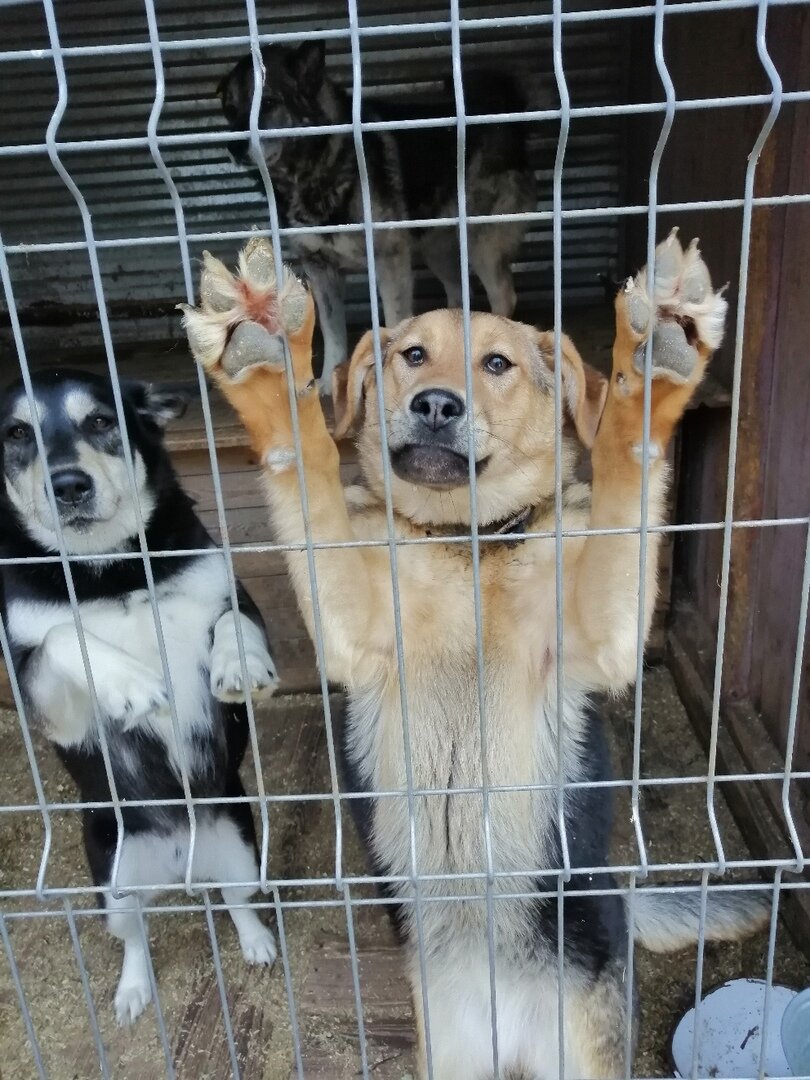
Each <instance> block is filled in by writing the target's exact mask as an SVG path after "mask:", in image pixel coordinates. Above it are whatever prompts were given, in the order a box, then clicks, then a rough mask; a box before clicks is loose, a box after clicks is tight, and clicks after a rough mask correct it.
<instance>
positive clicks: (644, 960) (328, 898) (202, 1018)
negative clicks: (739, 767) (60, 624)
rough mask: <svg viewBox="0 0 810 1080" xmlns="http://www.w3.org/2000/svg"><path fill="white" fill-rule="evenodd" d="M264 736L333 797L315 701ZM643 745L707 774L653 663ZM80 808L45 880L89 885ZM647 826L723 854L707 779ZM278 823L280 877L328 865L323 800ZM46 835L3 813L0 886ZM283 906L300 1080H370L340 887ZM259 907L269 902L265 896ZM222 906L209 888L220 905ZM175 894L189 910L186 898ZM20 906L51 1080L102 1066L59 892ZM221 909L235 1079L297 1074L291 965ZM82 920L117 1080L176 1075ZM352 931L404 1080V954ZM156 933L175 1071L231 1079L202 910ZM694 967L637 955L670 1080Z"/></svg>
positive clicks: (288, 896) (652, 838) (389, 1061)
mask: <svg viewBox="0 0 810 1080" xmlns="http://www.w3.org/2000/svg"><path fill="white" fill-rule="evenodd" d="M632 713H633V710H632V700H628V701H627V702H624V703H622V704H619V705H612V706H611V707H610V709H609V717H610V731H611V741H612V744H613V754H614V767H615V770H616V774H617V775H620V776H624V777H627V776H629V775H630V762H631V752H632ZM259 730H260V740H261V748H260V749H261V760H262V763H263V769H264V777H265V782H266V784H267V788H268V791H270V792H272V793H274V794H288V795H303V794H306V793H314V792H323V791H328V790H329V782H328V766H327V755H326V750H325V740H324V725H323V716H322V709H321V706H320V702H319V700H318V699H314V698H311V697H306V696H304V695H296V696H293V697H287V698H283V699H278V700H277V701H276V702H274V703H273V704H272V705H271V706H270V707H268V708H267V709H265V710H264V712H263V713H261V714H260V716H259ZM0 739H2V746H3V756H2V760H1V761H0V789H1V790H2V800H3V802H4V803H8V804H12V805H15V806H25V805H30V804H32V803H34V802H35V794H34V789H33V785H32V782H31V778H30V771H29V768H28V764H27V761H26V758H25V754H24V750H23V746H22V741H21V739H20V736H19V727H18V722H17V718H16V716H15V714H13V713H9V712H4V713H0ZM643 747H644V755H643V763H642V775H644V776H667V775H674V774H675V775H699V774H700V773H701V772H703V771H704V769H705V758H704V755H703V754H702V752H701V750H700V747H699V745H698V742H697V740H696V739H695V737H694V735H693V733H692V731H691V729H690V727H689V723H688V720H687V718H686V715H685V713H684V711H683V709H682V706H681V704H680V702H679V700H678V698H677V695H676V693H675V690H674V687H673V684H672V680H671V678H670V676H669V674H668V673H667V672H666V670H665V669H663V668H655V669H652V670H651V671H649V672H648V673H647V675H646V678H645V685H644V715H643ZM37 757H38V761H39V764H40V768H41V771H42V775H43V779H44V783H45V790H46V795H47V797H48V799H49V800H51V801H68V802H69V801H70V800H72V799H73V798H75V793H74V791H73V790H72V786H71V784H70V782H69V780H68V779H67V778H66V777H65V775H64V773H63V772H62V770H61V768H60V767H59V766H58V763H57V761H56V759H55V757H54V755H53V753H52V751H51V750H50V748H49V747H48V746H47V745H45V744H44V743H38V744H37ZM244 772H245V779H246V783H247V784H248V787H249V790H250V789H251V772H252V768H251V766H250V762H246V766H245V770H244ZM253 789H254V790H255V781H254V783H253ZM77 816H78V815H76V814H75V813H61V814H56V815H55V816H54V823H53V825H54V840H53V849H52V853H51V856H50V860H49V864H48V873H47V884H48V885H50V886H57V885H58V886H66V885H84V884H86V883H87V882H88V880H89V879H88V875H87V870H86V867H85V863H84V857H83V853H82V851H81V839H80V830H79V823H78V820H77ZM718 816H719V820H720V824H721V828H722V835H723V841H724V846H725V849H726V852H727V854H728V856H729V858H736V857H741V856H744V855H745V854H746V850H745V846H744V844H743V841H742V839H741V837H740V835H739V833H738V832H737V830H736V828H735V826H734V823H733V821H732V819H731V817H730V815H729V813H728V812H727V810H726V807H725V804H724V803H723V802H722V799H721V800H719V803H718ZM642 821H643V827H644V834H645V837H646V839H647V842H648V856H649V858H650V860H651V861H653V862H663V861H675V862H677V861H686V860H690V861H691V860H696V859H700V858H713V857H714V852H713V846H712V841H711V833H710V830H709V825H708V820H707V815H706V805H705V787H702V786H701V785H700V784H694V785H689V786H661V787H657V788H655V789H651V790H647V791H646V793H645V794H644V798H643V804H642ZM344 824H345V828H344V865H345V869H346V872H348V873H352V872H357V873H362V872H363V860H362V855H361V852H360V849H359V845H358V843H357V840H356V837H355V835H354V831H353V828H352V826H351V824H350V822H349V821H348V818H347V819H346V820H345V822H344ZM270 828H271V858H270V875H271V876H273V877H277V878H282V877H284V878H296V879H298V878H311V877H312V878H317V877H324V876H326V875H328V874H330V873H331V872H332V870H333V868H334V862H335V827H334V815H333V810H332V805H331V803H330V802H329V801H328V800H326V801H323V800H321V801H302V800H295V799H293V800H289V801H286V802H281V803H275V804H273V806H272V809H271V811H270ZM42 838H43V832H42V826H41V821H40V817H39V814H38V813H36V812H29V811H20V812H15V813H4V814H2V815H0V890H3V892H6V891H8V890H14V889H28V888H33V886H34V884H35V881H36V876H37V870H38V867H39V862H40V857H41V852H42ZM613 858H614V861H615V864H616V865H622V864H626V863H628V862H631V863H632V862H634V861H635V860H636V859H637V853H636V851H635V842H634V839H633V831H632V826H631V823H630V814H629V799H628V798H627V797H626V796H622V797H620V799H619V801H618V806H617V825H616V839H615V844H614V850H613ZM679 876H680V877H681V878H684V877H688V875H679ZM657 880H662V879H657ZM358 895H359V890H358ZM283 898H284V899H285V900H300V901H307V902H308V903H310V904H312V905H313V906H309V907H306V908H303V907H302V908H286V909H285V911H284V929H285V936H286V943H287V959H288V965H287V968H288V975H289V981H290V985H291V989H292V996H293V1000H294V1003H295V1010H296V1018H297V1023H298V1028H299V1032H300V1045H301V1059H302V1067H303V1073H304V1075H305V1076H306V1077H307V1080H327V1078H328V1080H343V1078H350V1077H354V1076H357V1075H360V1060H359V1053H358V1049H359V1038H358V1025H357V1018H356V1010H355V1001H354V992H353V981H352V970H351V964H350V960H349V950H348V945H347V921H346V910H345V907H344V904H343V899H342V896H339V895H338V894H337V893H336V891H335V890H334V888H333V887H330V886H318V887H307V888H301V889H298V890H291V889H286V890H284V892H283ZM265 899H266V900H267V902H268V904H271V903H272V897H267V898H265ZM217 900H218V897H215V896H214V897H212V901H213V902H216V901H217ZM316 901H320V903H319V904H315V902H316ZM177 902H178V903H182V898H179V899H178V901H177ZM75 907H76V910H77V912H79V913H80V912H82V911H90V912H92V911H93V910H94V909H93V906H92V902H88V899H87V898H86V897H81V896H78V897H76V899H75ZM23 909H25V910H35V911H39V912H47V911H52V912H54V914H52V915H49V914H45V915H43V917H39V918H30V919H15V918H13V917H9V918H7V920H6V925H7V927H8V933H9V938H10V941H11V945H12V948H13V952H14V956H15V958H16V962H17V965H18V967H19V972H20V976H21V980H22V984H23V988H24V993H25V997H26V1000H27V1003H28V1007H29V1009H30V1012H31V1016H32V1020H33V1023H34V1029H35V1032H36V1037H37V1040H38V1043H39V1047H40V1052H41V1055H42V1061H43V1065H44V1068H45V1071H46V1074H47V1075H48V1076H49V1077H51V1078H53V1080H84V1078H85V1077H88V1078H89V1077H94V1076H98V1075H99V1072H100V1070H99V1064H98V1054H97V1051H96V1049H95V1044H94V1041H93V1035H92V1031H91V1027H90V1023H89V1020H88V1009H87V1006H86V1003H85V997H84V993H83V990H82V984H81V981H80V977H79V969H78V966H77V963H76V957H75V953H74V950H73V946H72V944H71V939H70V935H69V930H68V926H67V921H66V919H65V917H64V909H63V907H62V904H61V901H60V900H56V901H51V902H48V903H46V904H39V903H38V902H37V901H36V900H35V899H26V900H15V899H13V898H9V899H3V900H2V911H3V912H4V913H5V914H6V915H7V916H13V914H14V912H15V911H20V910H23ZM214 919H215V926H216V932H217V939H218V944H219V948H220V953H221V959H222V968H223V974H224V981H225V986H226V993H227V1000H228V1005H229V1010H230V1015H231V1019H232V1024H233V1031H234V1041H235V1045H236V1052H237V1056H238V1061H239V1066H240V1072H241V1075H242V1077H244V1078H245V1080H287V1078H288V1077H295V1076H297V1075H298V1073H297V1071H296V1061H295V1057H294V1051H293V1045H294V1043H293V1038H292V1031H291V1023H290V1010H289V1007H288V999H287V992H286V984H285V978H284V971H283V965H282V962H281V960H279V961H278V962H277V964H276V967H275V969H274V970H273V971H272V972H268V971H266V970H259V969H255V968H248V967H247V966H246V965H245V964H244V963H243V961H242V957H241V954H240V951H239V947H238V943H237V940H236V935H235V933H234V931H233V928H232V927H231V926H230V924H229V920H228V919H227V917H226V916H225V915H224V914H221V913H218V914H215V916H214ZM76 924H77V926H78V931H79V935H80V941H81V948H82V951H83V954H84V957H85V962H86V965H87V970H88V973H89V987H90V991H91V994H92V997H93V1000H94V1002H95V1007H96V1010H97V1014H98V1023H99V1028H100V1031H101V1036H102V1039H103V1044H104V1047H105V1051H106V1055H107V1061H108V1067H109V1070H110V1073H111V1074H112V1075H113V1076H115V1077H121V1078H123V1080H152V1078H155V1080H157V1078H159V1077H160V1076H163V1075H165V1072H166V1065H165V1061H164V1057H163V1051H162V1049H161V1042H160V1037H159V1030H158V1025H157V1022H156V1012H155V1009H154V1007H150V1008H148V1009H147V1010H146V1012H145V1013H144V1015H143V1016H142V1017H141V1019H140V1020H139V1021H138V1022H137V1023H136V1025H135V1026H134V1027H133V1028H131V1029H120V1028H118V1027H117V1025H116V1023H115V1018H114V1015H113V1010H112V997H113V993H114V990H115V985H116V980H117V977H118V973H119V965H120V946H119V945H118V943H117V942H115V941H113V940H112V939H111V938H109V936H108V935H107V934H106V932H105V930H104V927H103V925H102V922H101V919H100V918H98V916H97V915H95V914H77V917H76ZM354 932H355V935H356V938H357V945H358V952H359V957H360V962H359V969H360V970H359V973H360V986H361V996H362V1004H363V1014H364V1021H365V1030H366V1049H367V1055H368V1065H369V1071H370V1075H371V1076H372V1077H375V1078H378V1077H379V1078H383V1080H386V1078H390V1080H405V1078H406V1077H408V1076H409V1075H410V1074H411V1073H412V1068H413V1061H412V1043H413V1036H412V1018H411V1015H410V1005H409V1000H408V992H407V987H406V985H405V981H404V978H403V974H402V971H401V966H400V963H399V958H398V954H397V951H396V948H395V946H394V944H393V941H392V938H391V935H390V931H389V928H388V924H387V920H386V918H385V915H384V912H383V911H382V909H381V908H379V907H362V908H357V909H355V911H354ZM149 933H150V942H151V947H152V956H153V961H154V966H155V971H156V974H157V980H158V986H159V993H160V1004H161V1007H162V1012H163V1016H164V1019H165V1024H166V1030H167V1038H168V1043H169V1047H170V1051H171V1055H172V1058H173V1060H174V1064H175V1070H176V1075H177V1077H178V1080H223V1078H225V1077H228V1076H230V1075H231V1065H230V1058H229V1052H228V1043H227V1039H226V1034H225V1027H224V1024H223V1019H222V1007H221V1002H220V996H219V991H218V987H217V981H216V978H215V974H214V968H213V964H212V962H211V941H210V938H209V935H208V931H207V928H206V921H205V915H204V914H203V913H199V912H197V913H172V914H166V915H157V916H153V917H152V918H151V920H150V924H149ZM766 945H767V942H766V937H765V935H759V936H758V937H756V938H754V939H751V940H750V941H748V942H746V943H745V944H743V945H740V946H726V945H724V946H708V947H707V949H706V957H705V965H704V975H703V979H704V987H706V988H709V987H711V986H712V985H714V984H716V983H718V982H721V981H723V980H725V979H729V978H734V977H737V976H750V977H762V976H763V975H764V973H765V955H766ZM695 966H696V955H695V950H686V951H684V952H682V953H679V954H676V955H674V956H667V957H656V956H652V955H650V954H648V953H645V952H643V951H641V950H639V951H638V952H637V954H636V968H637V975H638V980H639V990H640V1002H641V1017H640V1036H639V1049H638V1054H637V1058H636V1066H635V1075H636V1076H638V1077H654V1076H655V1077H657V1076H669V1075H672V1070H671V1066H670V1063H669V1056H668V1045H669V1038H670V1035H671V1032H672V1029H673V1026H674V1024H675V1023H676V1022H677V1020H678V1018H679V1017H680V1015H681V1014H682V1013H683V1012H684V1011H685V1009H687V1008H688V1007H689V1006H690V1005H691V1004H692V1002H693V1000H694V980H695ZM807 974H808V973H807V966H806V962H805V960H804V958H803V957H802V955H801V954H800V953H799V952H798V951H797V950H796V949H795V947H794V945H793V943H792V941H791V940H790V938H789V937H788V936H787V934H786V933H785V932H783V931H782V930H781V928H780V932H779V935H778V939H777V952H776V967H775V978H776V980H777V981H779V982H784V983H787V984H792V985H798V984H801V983H803V981H806V980H807ZM0 1075H1V1076H2V1077H3V1078H4V1080H28V1078H29V1077H35V1076H36V1075H37V1073H36V1069H35V1066H34V1062H33V1058H32V1054H31V1050H30V1047H29V1045H28V1042H27V1038H26V1032H25V1029H24V1027H23V1023H22V1020H21V1015H20V1010H19V1007H18V1003H17V996H16V992H15V989H14V986H13V983H12V981H11V978H10V970H9V966H8V963H7V962H6V961H5V958H4V959H0Z"/></svg>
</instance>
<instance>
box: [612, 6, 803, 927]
mask: <svg viewBox="0 0 810 1080" xmlns="http://www.w3.org/2000/svg"><path fill="white" fill-rule="evenodd" d="M756 25H757V15H756V12H755V11H726V12H724V13H715V14H702V15H690V16H689V18H688V19H678V18H673V19H671V24H670V26H669V27H668V31H667V42H666V46H667V63H668V68H669V71H670V74H671V76H672V78H673V82H674V84H675V90H676V93H677V95H678V99H679V100H683V99H684V98H691V99H697V98H708V97H712V96H714V95H721V94H722V95H725V96H730V95H733V94H741V95H744V94H756V93H762V94H764V95H768V94H770V92H771V84H770V81H769V79H768V78H767V75H766V73H765V70H764V68H763V65H762V63H761V62H760V58H759V57H758V55H757V50H756ZM639 29H640V28H639ZM767 43H768V51H769V52H770V54H771V56H772V58H773V62H774V64H775V67H776V69H777V70H778V73H779V75H780V77H781V80H782V84H783V91H784V92H785V93H786V94H788V95H789V94H790V93H791V92H801V91H806V90H807V88H808V86H810V12H809V11H808V9H807V7H802V8H797V7H782V8H779V7H776V8H772V9H771V10H770V11H769V13H768V21H767ZM632 51H633V53H634V54H635V55H642V56H651V55H652V50H651V48H650V43H649V41H647V42H646V43H645V42H644V41H643V40H640V39H639V40H637V41H636V42H635V43H634V46H633V47H632ZM634 82H635V92H636V94H637V95H639V97H640V99H642V100H650V98H651V95H650V86H651V85H652V86H654V87H656V89H657V91H658V93H660V83H658V81H657V79H656V76H655V73H654V70H650V69H647V70H646V71H645V70H638V69H636V71H635V78H634ZM768 111H769V106H768V105H763V106H761V107H754V106H749V107H746V108H743V109H737V108H727V109H725V110H722V111H720V110H713V109H709V110H694V111H691V112H690V111H685V112H680V113H678V114H677V116H676V119H675V123H674V126H673V129H672V132H671V135H670V137H669V139H668V141H667V145H666V149H665V153H664V159H663V161H662V166H661V175H660V185H659V201H660V202H661V203H668V202H669V203H681V202H686V201H692V200H739V199H740V197H741V194H742V192H743V188H744V181H745V170H746V165H747V162H748V155H749V153H750V152H751V150H752V148H753V146H754V143H755V141H756V139H757V136H758V134H759V132H760V130H761V128H762V125H763V122H764V121H765V119H766V116H767V114H768ZM658 130H659V125H658V124H656V123H653V124H651V125H643V124H635V123H633V124H632V125H630V127H629V131H628V143H629V144H631V145H632V146H633V151H632V156H635V154H636V152H637V150H638V149H639V148H640V147H643V146H645V139H646V140H647V142H646V149H645V150H644V151H643V152H642V154H641V160H642V161H643V162H646V161H647V160H648V157H647V154H648V153H649V152H650V151H651V148H652V143H653V142H654V140H655V138H656V137H657V134H658ZM628 175H629V176H630V183H629V191H628V196H629V198H630V201H633V202H635V201H639V202H643V201H645V200H646V198H647V192H646V190H645V182H646V177H647V172H646V164H645V165H643V167H642V169H641V170H639V171H638V172H637V173H636V174H635V175H633V173H632V171H630V170H629V172H628ZM809 179H810V103H809V102H807V101H806V100H803V101H797V102H794V103H790V102H789V101H786V102H784V103H783V105H782V108H781V109H780V111H779V114H778V116H777V119H776V123H775V125H774V127H773V130H772V131H771V133H770V135H769V137H768V139H767V141H766V142H765V145H764V147H763V150H762V155H761V157H760V159H759V163H758V165H757V169H756V173H755V188H754V194H755V198H759V199H767V198H771V197H780V196H785V195H796V194H802V193H803V192H806V190H807V184H808V180H809ZM659 220H660V222H661V229H659V232H661V231H663V228H665V227H668V226H671V225H674V224H678V225H680V227H681V229H682V231H683V234H684V237H685V239H689V238H690V237H691V236H693V235H696V236H699V237H700V238H701V241H702V244H703V246H704V247H705V250H707V251H711V253H712V273H713V275H714V279H715V281H716V282H722V281H729V283H730V287H729V300H730V302H731V306H730V311H729V320H728V324H727V325H728V335H727V339H726V343H725V345H724V346H723V348H722V349H721V350H720V352H719V353H718V354H717V356H716V357H715V359H714V361H713V374H714V375H715V377H716V378H717V379H718V380H719V382H720V383H721V385H722V386H723V387H724V388H725V389H726V390H728V391H730V390H731V389H732V380H733V368H734V351H735V332H734V328H735V322H736V319H737V305H736V298H737V296H738V291H739V284H740V282H739V277H740V244H741V237H742V225H743V210H742V207H740V206H739V205H737V206H733V207H729V208H727V209H716V210H703V211H701V210H698V211H696V212H689V213H683V212H682V213H671V214H663V215H661V216H660V218H659ZM644 225H645V223H644V222H643V221H642V220H640V219H631V224H630V227H629V228H628V231H627V236H626V242H627V250H628V256H629V257H630V258H631V260H635V261H636V262H640V261H642V260H643V258H644V251H645V245H646V231H645V227H644ZM808 251H810V205H808V203H807V202H797V203H794V204H790V203H782V204H781V205H780V204H777V205H759V206H755V207H754V210H753V215H752V220H751V243H750V258H749V262H748V288H747V302H746V306H745V327H744V330H745V333H744V344H743V348H742V357H741V376H740V397H739V426H738V440H737V458H736V470H735V473H734V480H735V487H734V505H733V518H734V519H735V520H737V521H741V522H746V521H755V520H775V519H799V520H798V521H797V522H796V523H795V524H793V525H788V524H778V525H774V526H772V527H767V528H745V527H740V528H735V529H734V530H733V532H732V542H731V561H730V573H729V586H728V606H727V613H726V618H725V646H724V652H723V666H722V693H721V709H720V717H719V720H720V725H719V738H718V768H719V770H720V771H724V772H729V773H739V774H750V773H763V772H769V773H772V774H774V775H775V776H776V780H771V781H768V782H763V783H761V784H758V785H754V784H750V783H748V784H738V785H733V786H732V785H725V786H724V791H725V793H726V795H727V796H728V797H729V798H730V801H731V802H732V806H733V808H734V811H735V814H736V816H737V817H738V820H739V821H740V823H741V825H742V826H743V829H744V832H745V834H746V836H747V838H748V840H749V842H750V843H751V845H752V848H753V850H754V853H755V854H756V855H757V857H761V858H765V857H771V858H773V857H775V855H776V854H777V853H780V852H785V851H790V850H791V847H792V845H791V844H790V843H789V841H788V837H787V833H788V830H787V828H786V813H785V807H784V805H783V791H782V784H781V783H780V782H779V774H780V773H781V772H782V771H783V770H784V769H785V766H786V761H787V765H788V767H790V766H791V765H792V769H793V770H794V771H795V772H804V773H805V774H806V773H807V772H808V771H809V770H810V648H808V647H807V641H806V637H807V633H806V632H805V635H804V637H805V640H804V641H802V640H797V635H798V630H799V620H800V608H801V602H802V593H803V591H805V590H806V588H807V581H806V580H805V581H804V583H803V575H804V574H805V563H806V557H807V550H808V524H807V519H808V515H810V357H809V356H808V345H807V340H808V334H810V280H809V279H808V271H807V260H808V256H807V253H808ZM730 420H731V410H730V407H729V406H723V407H721V408H710V409H709V408H701V409H697V410H693V411H691V412H690V413H688V414H687V417H686V420H685V423H684V427H683V431H682V437H681V453H680V461H679V468H680V484H679V491H678V507H677V519H678V520H679V521H682V522H722V521H723V520H724V516H725V513H726V489H727V485H726V472H727V464H728V456H729V437H730V430H731V426H730ZM722 570H723V532H722V531H720V530H712V531H704V532H693V533H683V534H681V535H680V536H679V537H678V539H677V541H676V543H675V553H674V576H673V587H672V602H673V617H672V620H671V626H670V632H669V642H668V655H669V661H670V663H671V666H672V669H673V672H674V673H675V676H676V680H677V683H678V688H679V691H680V693H681V696H682V698H683V700H684V702H685V703H686V705H687V707H688V708H689V710H690V714H691V716H692V718H693V720H694V721H695V723H696V726H697V728H698V730H699V732H701V733H702V735H703V737H704V739H705V742H706V744H707V747H708V744H709V741H710V728H711V711H712V710H711V706H712V692H713V688H714V670H715V659H716V644H717V635H718V629H719V625H720V620H719V605H720V585H721V576H722ZM806 602H807V601H806V595H805V604H806ZM797 649H798V650H799V653H798V657H799V661H798V662H799V664H800V665H801V668H800V671H799V672H798V683H797V679H796V677H795V676H796V674H797V673H796V671H795V670H794V669H795V665H796V663H797ZM802 649H804V656H803V660H802ZM796 686H798V702H797V704H798V708H797V711H796V717H795V739H794V740H793V743H792V745H791V740H790V737H789V736H790V732H789V726H790V718H791V704H792V697H793V696H794V694H795V689H796ZM790 790H791V802H790V813H791V815H792V820H793V823H794V825H795V828H796V833H797V838H798V840H799V843H800V844H801V847H802V848H803V849H804V852H805V853H806V852H807V851H808V850H810V783H809V782H808V780H807V779H794V780H793V782H792V783H791V786H790ZM807 896H808V893H807V890H806V889H805V890H801V891H799V890H797V891H796V892H795V893H792V894H789V902H788V904H787V906H786V909H785V912H786V916H788V915H791V914H792V917H791V919H790V921H791V924H792V926H793V928H794V930H796V931H797V933H798V935H799V936H800V937H801V938H802V939H803V941H804V943H805V945H808V944H810V905H809V904H808V901H807ZM802 897H804V898H805V899H804V900H802V899H801V898H802ZM796 909H798V910H796Z"/></svg>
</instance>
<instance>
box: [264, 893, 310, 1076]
mask: <svg viewBox="0 0 810 1080" xmlns="http://www.w3.org/2000/svg"><path fill="white" fill-rule="evenodd" d="M272 896H273V908H274V910H275V913H276V930H277V931H278V951H279V952H280V953H281V966H282V969H283V971H284V992H285V994H286V995H287V1012H288V1013H289V1017H290V1034H291V1035H292V1043H293V1055H294V1057H295V1071H296V1073H297V1075H298V1080H305V1077H304V1062H303V1060H302V1058H301V1031H300V1029H299V1027H298V1010H297V1009H296V1007H295V994H294V992H293V984H292V971H291V969H290V954H289V950H288V949H287V929H286V927H285V925H284V911H283V909H282V906H281V898H280V896H279V891H278V886H277V885H274V886H273V887H272Z"/></svg>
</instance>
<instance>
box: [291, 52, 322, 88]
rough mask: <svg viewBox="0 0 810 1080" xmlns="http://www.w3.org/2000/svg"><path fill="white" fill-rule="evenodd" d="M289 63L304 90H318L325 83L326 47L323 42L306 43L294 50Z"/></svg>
mask: <svg viewBox="0 0 810 1080" xmlns="http://www.w3.org/2000/svg"><path fill="white" fill-rule="evenodd" d="M289 63H290V67H291V69H292V70H293V71H294V73H295V76H296V79H297V81H299V82H300V84H301V85H302V86H303V87H304V88H306V89H308V90H312V89H318V88H319V87H320V85H321V83H322V82H323V75H324V68H325V65H326V45H325V44H324V42H323V41H304V42H302V43H301V44H300V45H299V46H298V48H297V49H293V50H292V53H291V55H290V61H289Z"/></svg>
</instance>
